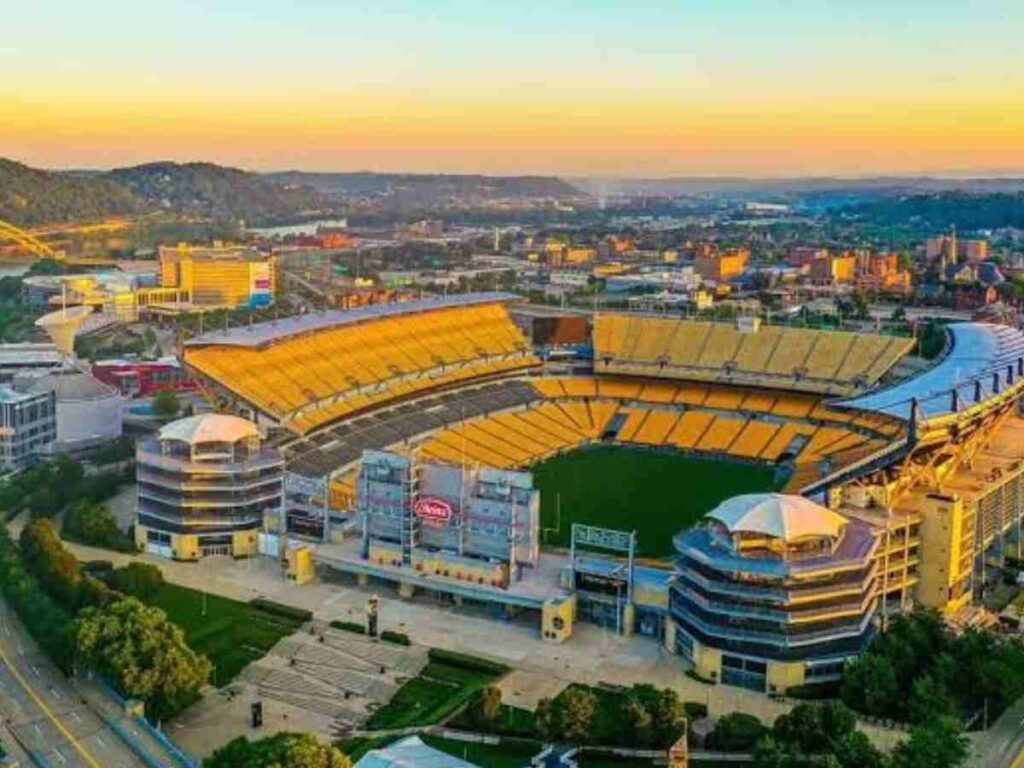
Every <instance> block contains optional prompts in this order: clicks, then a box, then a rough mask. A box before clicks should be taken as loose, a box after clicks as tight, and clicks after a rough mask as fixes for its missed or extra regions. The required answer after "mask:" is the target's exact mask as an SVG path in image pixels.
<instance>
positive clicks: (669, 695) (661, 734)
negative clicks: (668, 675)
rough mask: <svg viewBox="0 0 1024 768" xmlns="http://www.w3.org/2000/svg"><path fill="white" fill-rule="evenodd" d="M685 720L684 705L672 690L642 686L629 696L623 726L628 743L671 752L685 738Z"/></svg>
mask: <svg viewBox="0 0 1024 768" xmlns="http://www.w3.org/2000/svg"><path fill="white" fill-rule="evenodd" d="M641 711H642V713H641ZM685 716H686V711H685V707H684V705H683V702H682V701H681V700H680V699H679V695H678V694H677V693H676V692H675V691H673V690H672V689H671V688H655V687H654V686H653V685H648V684H641V685H634V686H633V687H632V688H631V689H630V690H629V693H628V694H626V697H625V700H624V703H623V712H622V721H621V722H622V725H623V727H624V728H625V730H626V733H625V734H624V736H625V738H626V740H627V741H629V742H631V743H634V744H636V745H637V746H640V745H644V746H653V747H658V748H667V747H668V746H669V745H670V744H673V743H674V742H675V741H676V739H678V738H679V736H680V735H681V733H682V731H683V721H684V718H685Z"/></svg>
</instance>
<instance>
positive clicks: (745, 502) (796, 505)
mask: <svg viewBox="0 0 1024 768" xmlns="http://www.w3.org/2000/svg"><path fill="white" fill-rule="evenodd" d="M708 517H710V518H712V519H714V520H717V521H718V522H720V523H721V524H722V525H724V526H725V527H726V528H727V529H728V530H729V533H760V534H764V535H765V536H771V537H772V538H776V539H782V540H784V541H796V540H798V539H802V538H806V537H809V536H829V537H832V538H836V537H838V536H839V534H840V532H841V531H842V530H843V526H845V525H846V523H847V520H846V518H845V517H843V516H842V515H840V514H838V513H836V512H833V511H832V510H831V509H828V508H826V507H823V506H821V505H820V504H815V503H814V502H813V501H811V500H810V499H805V498H804V497H803V496H791V495H787V494H782V493H746V494H743V495H741V496H733V497H732V498H731V499H726V500H725V501H723V502H722V503H721V504H719V505H718V506H717V507H715V508H714V509H713V510H711V511H710V512H709V513H708Z"/></svg>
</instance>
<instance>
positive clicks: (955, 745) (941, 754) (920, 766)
mask: <svg viewBox="0 0 1024 768" xmlns="http://www.w3.org/2000/svg"><path fill="white" fill-rule="evenodd" d="M967 755H968V742H967V739H966V738H965V737H964V735H963V733H962V731H961V727H960V723H959V721H957V720H956V719H954V718H951V717H940V718H938V719H936V720H934V721H932V722H931V723H929V724H928V725H926V726H921V727H918V728H915V729H914V730H912V731H911V732H910V739H908V740H907V741H904V742H902V743H901V744H900V745H899V746H897V747H896V749H894V750H893V753H892V768H937V766H942V768H959V766H962V765H964V764H965V762H966V760H967Z"/></svg>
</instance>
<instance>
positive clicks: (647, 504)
mask: <svg viewBox="0 0 1024 768" xmlns="http://www.w3.org/2000/svg"><path fill="white" fill-rule="evenodd" d="M531 469H532V472H533V477H534V483H535V485H536V486H537V487H538V488H539V489H540V492H541V515H540V516H541V527H542V528H543V529H544V530H543V531H542V533H541V543H542V544H543V545H549V546H568V544H569V533H570V530H571V527H572V524H573V523H586V524H588V525H597V526H601V527H603V528H619V529H625V530H635V531H636V532H637V539H638V547H637V549H638V554H639V555H641V556H643V557H666V556H668V555H670V554H672V537H673V536H674V535H675V534H676V533H678V532H679V531H680V530H682V529H683V528H686V527H687V526H689V525H692V524H693V523H694V522H696V521H697V520H699V519H700V518H701V517H702V516H703V515H704V514H705V513H707V512H708V511H709V510H711V509H712V508H713V507H715V506H716V505H717V504H718V503H719V502H721V501H723V500H724V499H727V498H729V497H731V496H735V495H737V494H740V493H754V492H757V491H771V490H776V489H777V487H778V486H777V483H776V480H775V469H774V467H768V466H759V465H753V464H740V463H735V462H729V461H720V460H716V459H703V458H697V457H694V456H687V455H684V454H682V453H668V452H661V451H654V450H644V449H641V448H625V447H622V446H612V445H608V446H598V447H595V448H587V449H583V450H578V451H572V452H570V453H564V454H561V455H559V456H554V457H552V458H550V459H548V460H547V461H543V462H541V463H539V464H535V465H534V466H533V467H532V468H531Z"/></svg>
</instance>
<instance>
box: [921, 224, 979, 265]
mask: <svg viewBox="0 0 1024 768" xmlns="http://www.w3.org/2000/svg"><path fill="white" fill-rule="evenodd" d="M924 255H925V258H926V259H927V260H928V261H935V260H939V261H940V262H943V261H944V262H945V264H946V265H949V264H953V263H954V262H957V261H966V262H969V263H972V264H973V263H976V262H979V261H985V260H986V259H988V240H968V239H964V238H961V237H957V235H956V232H953V233H952V234H949V235H939V236H938V237H930V238H928V239H927V240H925V243H924Z"/></svg>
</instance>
